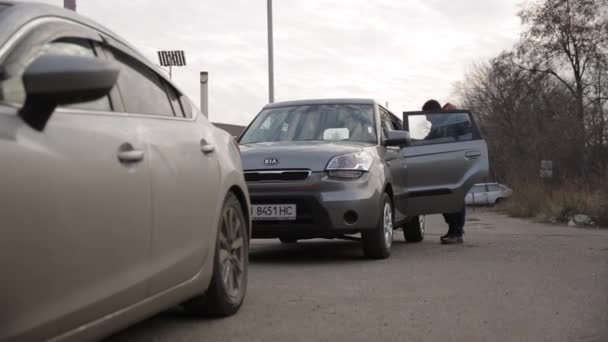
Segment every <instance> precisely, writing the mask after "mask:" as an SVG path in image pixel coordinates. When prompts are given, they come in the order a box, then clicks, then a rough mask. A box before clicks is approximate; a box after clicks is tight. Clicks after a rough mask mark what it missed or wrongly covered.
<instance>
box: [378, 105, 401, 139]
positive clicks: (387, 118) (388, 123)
mask: <svg viewBox="0 0 608 342" xmlns="http://www.w3.org/2000/svg"><path fill="white" fill-rule="evenodd" d="M380 114H381V116H382V134H383V136H384V137H385V138H386V137H387V136H388V132H391V131H395V130H398V129H400V127H399V126H398V125H397V123H396V122H395V120H394V119H393V117H392V115H391V114H390V113H389V112H388V111H386V110H385V109H384V108H382V107H380Z"/></svg>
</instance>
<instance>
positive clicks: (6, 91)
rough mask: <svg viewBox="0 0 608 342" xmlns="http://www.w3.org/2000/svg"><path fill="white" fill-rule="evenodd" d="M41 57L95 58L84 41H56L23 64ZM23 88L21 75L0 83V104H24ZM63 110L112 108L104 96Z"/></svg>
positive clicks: (109, 109) (89, 45)
mask: <svg viewBox="0 0 608 342" xmlns="http://www.w3.org/2000/svg"><path fill="white" fill-rule="evenodd" d="M43 55H65V56H83V57H93V58H95V57H97V56H96V53H95V50H94V49H93V47H92V46H91V43H90V42H89V41H87V40H85V39H69V40H57V41H53V42H51V43H48V44H46V45H44V46H43V47H42V48H41V49H40V51H39V52H38V53H36V54H34V55H32V56H31V57H30V58H29V60H28V61H27V63H26V64H25V65H26V66H25V68H24V70H25V69H26V68H27V65H29V64H31V63H32V62H33V61H34V60H35V59H36V58H38V57H40V56H43ZM25 97H26V94H25V88H24V86H23V80H22V74H19V75H18V76H15V77H12V78H10V79H8V80H6V81H3V82H2V83H0V102H7V103H13V104H18V105H21V104H23V103H24V102H25ZM64 108H74V109H85V110H96V111H111V110H112V106H111V103H110V98H109V97H108V96H104V97H102V98H100V99H98V100H94V101H89V102H83V103H78V104H73V105H70V106H65V107H64Z"/></svg>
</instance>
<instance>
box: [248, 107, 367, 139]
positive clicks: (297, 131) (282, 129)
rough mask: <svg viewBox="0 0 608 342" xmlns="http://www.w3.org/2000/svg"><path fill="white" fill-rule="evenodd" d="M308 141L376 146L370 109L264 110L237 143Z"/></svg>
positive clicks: (291, 108)
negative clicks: (348, 142) (352, 142)
mask: <svg viewBox="0 0 608 342" xmlns="http://www.w3.org/2000/svg"><path fill="white" fill-rule="evenodd" d="M310 140H325V141H355V142H363V143H372V144H374V143H376V142H377V136H376V125H375V120H374V109H373V106H372V105H371V104H368V105H361V104H317V105H298V106H292V107H280V108H270V109H265V110H264V111H262V112H261V113H260V115H258V117H257V118H256V119H255V121H254V122H253V123H252V124H251V126H250V127H249V129H248V130H247V131H246V132H245V134H244V135H243V136H242V137H241V140H240V143H241V144H252V143H260V142H276V141H310Z"/></svg>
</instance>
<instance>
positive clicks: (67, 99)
mask: <svg viewBox="0 0 608 342" xmlns="http://www.w3.org/2000/svg"><path fill="white" fill-rule="evenodd" d="M0 164H1V165H2V166H1V170H2V171H0V173H1V177H0V188H1V189H2V192H1V193H0V220H1V221H0V236H1V238H0V272H1V274H2V281H1V282H0V303H2V311H1V313H0V341H3V342H9V341H10V342H13V341H26V342H30V341H45V340H52V341H87V340H94V339H98V338H100V337H102V336H105V335H108V334H110V333H112V332H114V331H116V330H118V329H121V328H122V327H125V326H126V325H128V324H130V323H132V322H134V321H136V320H139V319H142V318H144V317H146V316H150V315H153V314H155V313H157V312H159V311H161V310H163V309H165V308H167V307H171V306H174V305H176V304H182V306H183V307H184V308H186V309H187V310H188V311H190V312H192V313H194V314H200V315H214V316H226V315H230V314H233V313H235V312H236V311H237V310H238V309H239V307H240V306H241V303H242V302H243V298H244V296H245V291H246V284H247V249H248V239H249V234H250V231H249V229H250V221H249V195H248V193H247V188H246V184H245V180H244V177H243V173H242V167H241V160H240V155H239V151H238V145H236V143H235V142H234V139H233V138H232V137H231V136H230V135H228V134H227V133H225V132H224V131H221V130H219V129H217V128H215V127H214V126H213V125H211V123H209V121H208V120H207V119H206V118H205V117H204V116H203V115H202V114H201V113H200V112H199V110H198V109H197V108H196V107H194V106H192V104H191V102H190V100H189V99H188V98H187V97H186V96H184V95H183V93H182V92H181V91H180V90H179V89H178V88H177V87H175V85H174V84H173V83H172V82H171V81H170V80H168V79H167V78H166V77H165V76H164V75H163V74H162V73H159V72H158V71H157V68H156V67H155V66H154V64H153V63H151V62H149V61H147V60H146V59H145V58H143V57H142V55H141V54H140V53H139V52H138V51H137V50H135V49H134V48H133V47H132V46H130V45H129V44H127V43H126V42H125V41H124V40H122V39H121V38H120V37H118V36H117V35H115V34H114V33H112V32H110V31H109V30H107V29H105V28H104V27H102V26H100V25H98V24H96V23H94V22H92V21H90V20H88V19H86V18H84V17H81V16H79V15H77V14H75V13H74V12H71V11H67V10H63V9H61V8H57V7H53V6H46V5H37V4H24V3H16V4H14V3H7V2H3V1H0Z"/></svg>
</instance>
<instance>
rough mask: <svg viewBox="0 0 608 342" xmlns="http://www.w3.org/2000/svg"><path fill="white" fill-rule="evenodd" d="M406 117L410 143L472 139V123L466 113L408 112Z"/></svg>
mask: <svg viewBox="0 0 608 342" xmlns="http://www.w3.org/2000/svg"><path fill="white" fill-rule="evenodd" d="M407 119H408V127H409V132H410V136H411V138H412V145H432V144H444V143H450V142H457V141H468V140H473V125H472V122H471V118H470V116H469V115H468V114H467V113H449V114H448V113H429V114H414V115H411V114H410V115H408V116H407Z"/></svg>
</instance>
